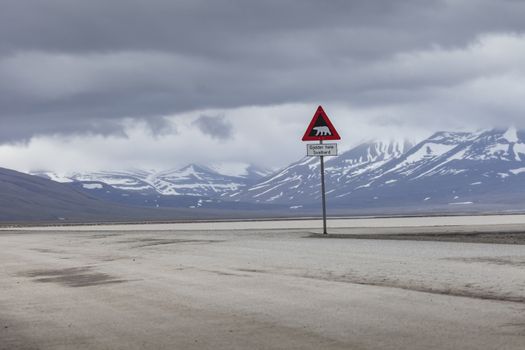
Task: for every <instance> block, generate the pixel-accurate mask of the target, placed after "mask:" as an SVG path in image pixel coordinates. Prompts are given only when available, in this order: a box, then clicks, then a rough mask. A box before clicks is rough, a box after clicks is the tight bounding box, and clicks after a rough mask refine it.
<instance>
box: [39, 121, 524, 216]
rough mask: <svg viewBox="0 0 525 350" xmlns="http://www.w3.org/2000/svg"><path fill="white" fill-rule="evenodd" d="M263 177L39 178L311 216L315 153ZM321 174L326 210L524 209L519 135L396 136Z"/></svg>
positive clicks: (329, 164)
mask: <svg viewBox="0 0 525 350" xmlns="http://www.w3.org/2000/svg"><path fill="white" fill-rule="evenodd" d="M267 174H268V173H267V172H266V171H264V170H260V169H257V168H255V167H253V166H248V165H243V164H241V165H239V166H238V167H232V166H229V167H227V168H224V167H221V165H211V166H209V167H207V166H202V165H195V164H191V165H188V166H186V167H184V168H182V169H176V170H170V171H161V172H154V171H143V170H133V171H126V172H97V173H90V174H73V175H70V176H61V175H57V174H50V173H47V174H42V173H40V174H39V175H40V176H45V177H48V178H51V179H54V180H59V181H61V182H67V181H71V184H70V185H71V186H75V187H76V188H77V189H80V190H81V191H83V192H86V193H88V194H91V195H92V196H95V197H97V198H101V199H105V200H110V201H113V202H118V203H122V204H131V205H142V206H151V207H166V206H179V207H181V206H182V207H186V208H201V207H202V208H206V207H207V208H230V209H232V208H237V209H242V208H247V207H248V206H252V209H257V210H259V209H260V208H263V207H262V206H260V205H261V204H264V205H277V206H279V207H280V208H288V209H290V210H292V212H310V211H312V210H318V207H319V203H320V197H321V185H320V162H319V158H318V157H305V158H302V159H301V160H299V161H297V162H295V163H292V164H291V165H289V166H288V167H286V168H284V169H282V170H279V171H277V172H275V173H273V174H270V175H267ZM325 174H326V190H327V199H328V205H329V207H331V208H333V209H336V208H337V209H338V210H339V211H340V212H343V211H345V210H346V211H348V212H352V211H353V210H361V209H363V210H369V209H374V208H375V209H377V210H376V212H377V211H380V209H381V208H386V209H384V210H386V211H388V210H391V209H392V210H393V209H395V210H398V211H399V212H403V211H405V212H414V211H418V210H422V211H432V210H440V211H442V210H449V211H454V210H459V209H455V208H461V210H462V211H465V210H471V209H470V208H476V209H472V210H473V211H474V210H477V211H480V210H487V211H492V210H494V209H497V210H508V209H509V208H510V209H512V210H514V209H516V208H518V209H519V208H522V207H523V208H525V132H523V131H519V130H517V129H516V128H509V129H507V130H486V131H479V132H473V133H469V132H437V133H435V134H434V135H432V136H431V137H429V138H427V139H425V140H423V141H421V142H419V143H417V144H416V145H412V144H411V143H410V142H407V141H404V140H400V141H371V142H365V143H363V144H361V145H358V146H357V147H355V148H353V149H350V150H349V151H346V152H344V153H342V154H341V155H339V156H337V157H327V158H325ZM235 203H237V204H235ZM522 203H523V205H522ZM274 208H275V207H274ZM366 208H368V209H366ZM403 208H405V209H403ZM407 208H408V209H407ZM467 208H469V209H467ZM375 209H374V210H375ZM372 211H373V210H372Z"/></svg>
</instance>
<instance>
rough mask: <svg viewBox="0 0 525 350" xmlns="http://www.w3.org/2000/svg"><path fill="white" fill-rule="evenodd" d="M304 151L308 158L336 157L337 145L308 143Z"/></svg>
mask: <svg viewBox="0 0 525 350" xmlns="http://www.w3.org/2000/svg"><path fill="white" fill-rule="evenodd" d="M306 151H307V155H308V156H313V157H315V156H317V157H319V156H336V155H337V143H323V144H318V143H309V144H307V145H306Z"/></svg>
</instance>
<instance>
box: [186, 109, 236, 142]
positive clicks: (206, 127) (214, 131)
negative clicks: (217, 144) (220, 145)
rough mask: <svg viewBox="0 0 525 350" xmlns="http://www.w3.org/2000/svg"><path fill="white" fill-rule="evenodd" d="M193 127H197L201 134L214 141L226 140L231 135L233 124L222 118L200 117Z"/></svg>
mask: <svg viewBox="0 0 525 350" xmlns="http://www.w3.org/2000/svg"><path fill="white" fill-rule="evenodd" d="M193 125H195V126H196V127H198V128H199V130H200V131H201V132H202V133H204V134H206V135H209V136H211V137H213V138H216V139H220V140H227V139H229V138H231V137H232V135H233V124H232V123H230V122H229V121H228V120H226V118H225V117H224V116H215V117H212V116H207V115H201V116H200V117H199V118H197V119H196V120H195V121H194V122H193Z"/></svg>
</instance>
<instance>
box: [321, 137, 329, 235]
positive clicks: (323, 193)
mask: <svg viewBox="0 0 525 350" xmlns="http://www.w3.org/2000/svg"><path fill="white" fill-rule="evenodd" d="M319 144H320V145H322V144H323V140H319ZM319 158H321V192H322V196H323V234H324V235H326V234H328V231H327V230H326V188H325V184H324V156H320V157H319Z"/></svg>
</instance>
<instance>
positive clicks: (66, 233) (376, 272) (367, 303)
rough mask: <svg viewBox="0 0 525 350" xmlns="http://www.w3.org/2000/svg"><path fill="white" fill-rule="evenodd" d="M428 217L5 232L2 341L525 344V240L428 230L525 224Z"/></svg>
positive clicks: (83, 344) (0, 241) (79, 344)
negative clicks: (435, 236) (372, 223)
mask: <svg viewBox="0 0 525 350" xmlns="http://www.w3.org/2000/svg"><path fill="white" fill-rule="evenodd" d="M424 223H425V222H424V221H423V223H422V224H421V225H420V226H419V227H417V229H416V228H414V226H417V225H412V226H407V227H404V228H402V227H400V226H396V227H397V228H393V227H389V225H387V224H385V225H382V226H381V225H379V226H380V227H376V228H374V227H368V228H367V227H364V226H362V227H361V228H359V233H360V234H362V233H363V232H365V231H366V232H365V233H366V234H369V235H373V234H374V233H375V232H377V233H380V234H391V235H392V234H393V235H399V234H404V233H412V234H415V236H414V237H412V238H413V239H412V238H408V239H406V238H403V240H397V239H346V238H345V237H343V236H341V237H339V236H335V237H333V236H332V238H331V239H325V238H323V237H320V236H319V231H318V230H316V229H308V228H295V229H294V228H284V229H283V228H275V227H272V228H270V229H257V228H245V229H242V227H232V229H228V228H227V227H224V225H223V224H220V225H218V227H217V228H213V227H208V228H207V229H202V228H193V229H191V230H188V229H181V228H180V227H179V228H176V227H175V228H174V227H171V228H165V229H162V230H159V229H158V226H155V225H151V226H146V225H141V226H140V227H138V228H137V227H135V228H134V229H130V227H127V228H126V229H124V230H123V229H121V228H120V227H117V226H111V227H106V226H105V227H82V230H78V229H76V228H60V229H59V230H55V229H53V228H47V229H46V230H45V231H43V230H36V229H25V230H23V231H13V230H10V229H5V230H3V231H1V232H0V251H1V253H0V281H1V282H0V349H2V350H3V349H5V350H16V349H476V350H479V349H519V350H523V349H524V348H525V245H520V244H502V243H505V242H502V241H501V240H500V241H499V242H498V243H500V244H492V243H476V240H475V239H472V241H471V242H469V243H465V242H457V241H456V242H443V241H432V240H417V237H416V236H417V235H422V234H424V233H425V231H428V230H430V231H432V230H434V231H435V230H438V231H440V234H452V235H455V234H456V233H454V232H456V231H458V230H460V231H461V232H463V234H465V235H468V234H469V233H471V234H474V235H476V234H478V233H479V230H482V231H483V232H484V234H493V235H496V234H500V235H506V234H508V232H509V231H512V232H513V233H512V234H514V235H520V233H519V232H520V227H519V222H518V223H516V222H512V220H511V223H513V224H512V225H499V224H498V223H494V222H490V223H487V224H486V225H482V226H477V227H475V226H464V225H463V226H461V225H453V226H455V227H451V225H449V226H448V227H446V228H443V227H441V228H439V227H435V226H424ZM211 225H212V224H211ZM235 225H237V224H234V225H233V226H235ZM273 225H274V226H275V225H279V224H278V223H277V224H276V223H274V224H273ZM498 225H499V226H498ZM282 226H283V227H288V226H287V225H286V224H282ZM410 227H412V228H410ZM363 229H364V230H365V231H363ZM334 230H335V231H337V232H335V233H337V234H339V235H346V236H352V232H354V234H356V233H357V231H355V230H358V226H354V227H348V228H344V227H337V228H334ZM410 230H412V231H411V232H409V231H410ZM447 230H448V231H447ZM416 231H417V232H416ZM445 231H446V232H445ZM447 232H448V233H447ZM506 232H507V233H506ZM374 238H379V237H374ZM384 238H388V237H384ZM471 238H472V237H471Z"/></svg>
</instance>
